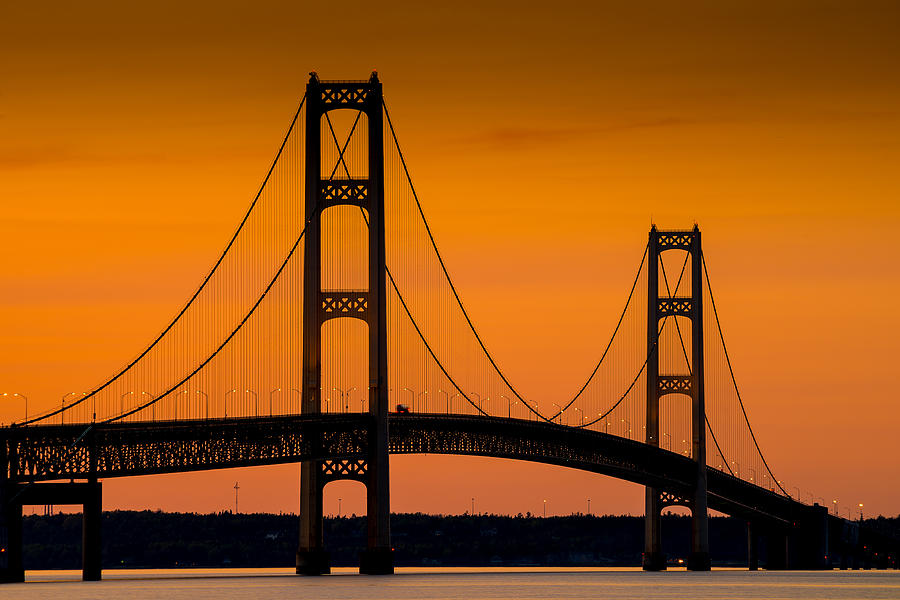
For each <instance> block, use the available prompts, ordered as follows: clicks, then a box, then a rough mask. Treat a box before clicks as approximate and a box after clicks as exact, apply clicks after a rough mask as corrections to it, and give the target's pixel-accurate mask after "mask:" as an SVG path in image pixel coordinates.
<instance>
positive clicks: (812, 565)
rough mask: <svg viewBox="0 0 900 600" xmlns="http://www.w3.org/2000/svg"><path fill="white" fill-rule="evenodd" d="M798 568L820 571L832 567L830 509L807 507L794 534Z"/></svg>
mask: <svg viewBox="0 0 900 600" xmlns="http://www.w3.org/2000/svg"><path fill="white" fill-rule="evenodd" d="M793 533H794V535H793V537H794V539H795V543H794V546H795V549H796V563H795V564H796V568H798V569H804V570H820V569H828V568H830V567H831V565H830V563H829V558H828V554H829V552H828V508H827V507H825V506H819V505H813V506H810V507H806V508H804V510H803V514H802V516H801V517H800V519H799V520H798V523H797V528H796V530H795V531H794V532H793Z"/></svg>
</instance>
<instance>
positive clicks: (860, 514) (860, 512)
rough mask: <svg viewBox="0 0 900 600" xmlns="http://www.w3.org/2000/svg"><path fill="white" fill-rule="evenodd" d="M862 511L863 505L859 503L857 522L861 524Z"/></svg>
mask: <svg viewBox="0 0 900 600" xmlns="http://www.w3.org/2000/svg"><path fill="white" fill-rule="evenodd" d="M862 509H863V503H862V502H860V503H859V522H860V523H862V521H863V514H862Z"/></svg>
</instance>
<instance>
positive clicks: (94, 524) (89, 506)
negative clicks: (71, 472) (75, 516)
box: [81, 481, 103, 581]
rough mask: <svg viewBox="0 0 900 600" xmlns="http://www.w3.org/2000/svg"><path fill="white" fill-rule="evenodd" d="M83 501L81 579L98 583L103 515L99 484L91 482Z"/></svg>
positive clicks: (101, 493)
mask: <svg viewBox="0 0 900 600" xmlns="http://www.w3.org/2000/svg"><path fill="white" fill-rule="evenodd" d="M88 485H89V488H88V492H87V495H86V497H85V499H84V505H83V512H82V528H81V567H82V575H81V578H82V579H83V580H84V581H100V576H101V562H102V561H101V558H102V547H101V543H100V542H101V537H100V529H101V526H102V515H103V491H102V487H101V485H102V484H101V483H100V482H98V481H92V482H90V483H89V484H88Z"/></svg>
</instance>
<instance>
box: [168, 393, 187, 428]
mask: <svg viewBox="0 0 900 600" xmlns="http://www.w3.org/2000/svg"><path fill="white" fill-rule="evenodd" d="M190 393H191V392H190V390H184V391H182V392H181V394H182V395H184V394H190ZM172 408H173V410H174V411H175V415H174V417H175V420H176V421H177V420H178V399H177V397H176V399H175V405H174V406H173V407H172Z"/></svg>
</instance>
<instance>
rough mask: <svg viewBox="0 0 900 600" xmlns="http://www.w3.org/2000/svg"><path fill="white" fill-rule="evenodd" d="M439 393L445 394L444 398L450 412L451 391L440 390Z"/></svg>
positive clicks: (448, 412)
mask: <svg viewBox="0 0 900 600" xmlns="http://www.w3.org/2000/svg"><path fill="white" fill-rule="evenodd" d="M438 394H443V395H444V400H445V401H446V402H447V414H448V415H449V414H450V392H448V391H446V390H438Z"/></svg>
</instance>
